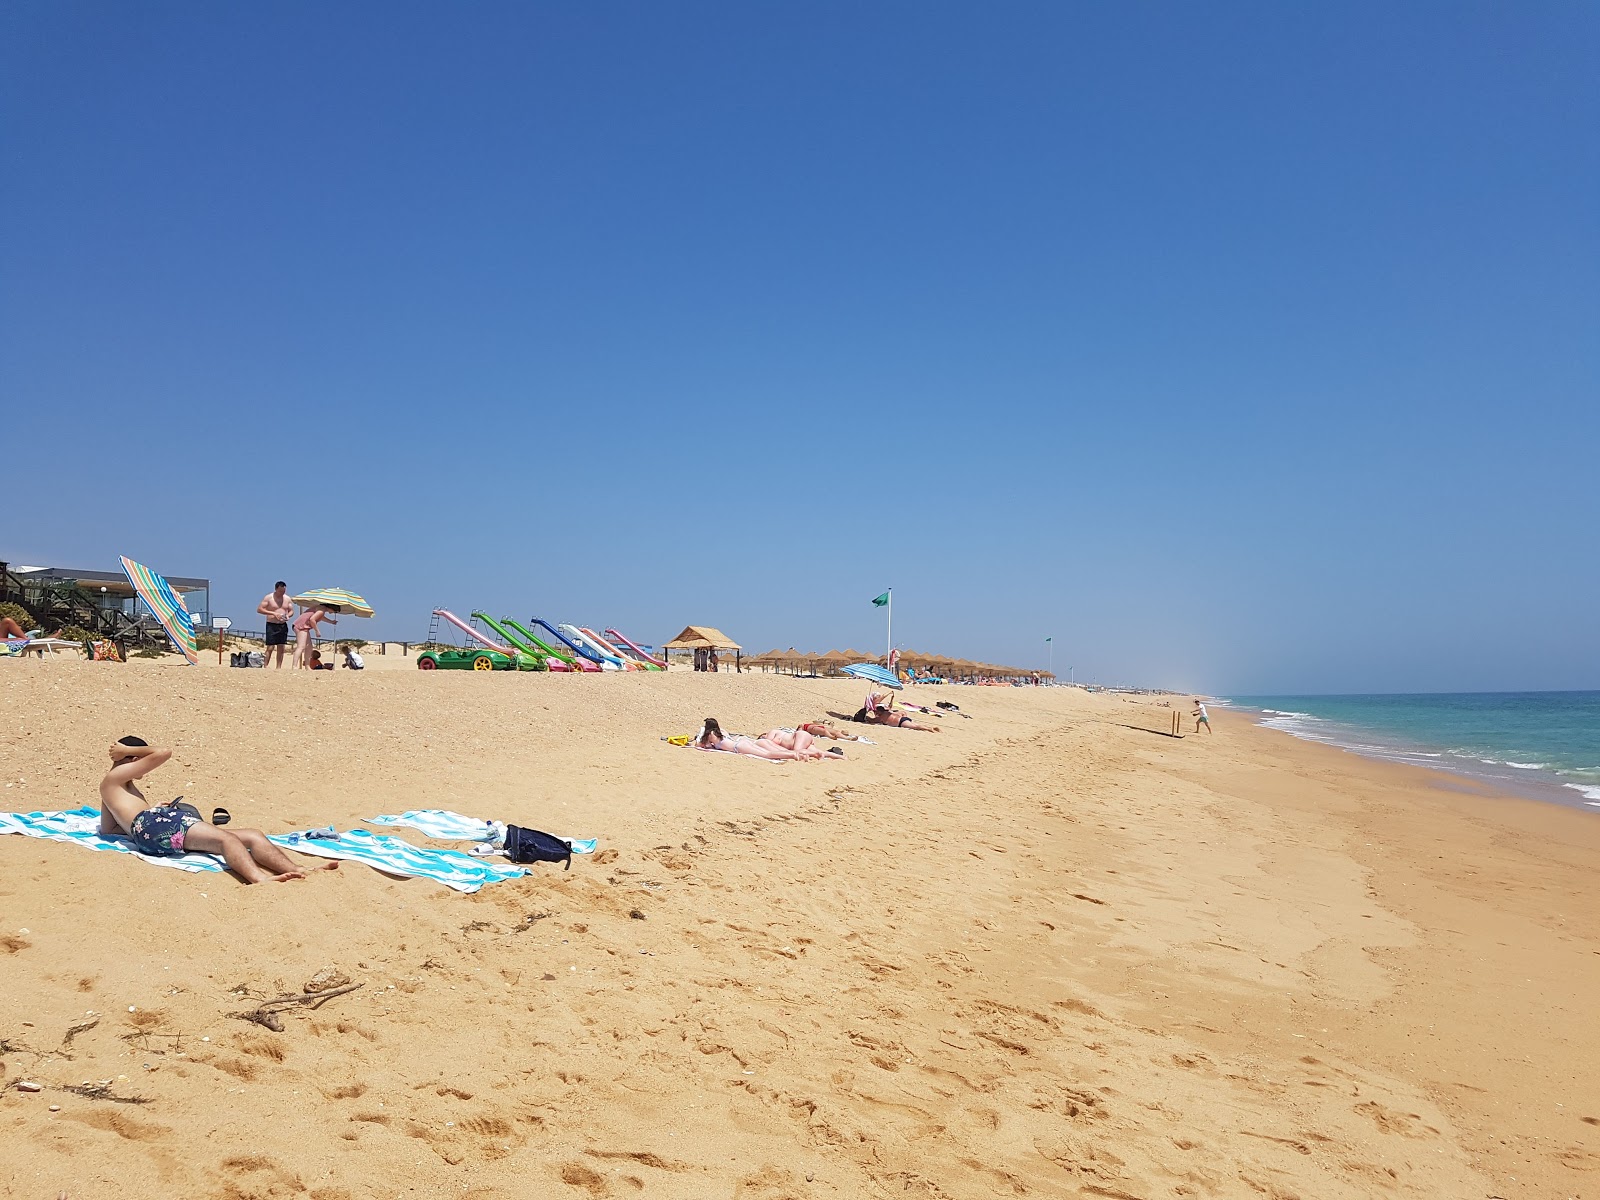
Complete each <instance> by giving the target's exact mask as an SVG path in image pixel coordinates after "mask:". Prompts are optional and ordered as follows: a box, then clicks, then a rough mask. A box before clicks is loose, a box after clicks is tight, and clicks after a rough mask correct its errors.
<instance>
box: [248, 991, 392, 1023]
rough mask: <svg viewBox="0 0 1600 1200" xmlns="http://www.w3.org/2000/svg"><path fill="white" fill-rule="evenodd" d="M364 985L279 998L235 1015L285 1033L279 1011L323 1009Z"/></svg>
mask: <svg viewBox="0 0 1600 1200" xmlns="http://www.w3.org/2000/svg"><path fill="white" fill-rule="evenodd" d="M366 986H367V985H366V984H364V983H347V984H345V985H344V986H343V987H336V988H329V989H328V990H327V991H325V992H302V993H301V994H300V995H298V996H279V997H278V998H277V999H276V1000H266V1001H263V1002H262V1003H260V1004H258V1005H257V1006H256V1007H255V1008H253V1009H251V1010H250V1011H249V1012H242V1013H234V1014H233V1015H234V1016H236V1017H238V1018H239V1019H240V1020H241V1021H253V1022H255V1023H256V1024H257V1025H262V1026H265V1027H266V1028H267V1029H270V1030H272V1031H273V1032H275V1033H282V1032H283V1021H282V1019H281V1018H279V1016H278V1010H279V1009H284V1008H292V1007H294V1006H295V1005H296V1004H304V1005H305V1006H306V1007H307V1008H311V1009H317V1008H321V1007H322V1006H323V1005H324V1004H326V1003H327V1002H328V1001H329V1000H332V999H333V998H334V997H335V996H342V995H344V994H345V993H346V992H353V991H355V990H356V989H357V988H359V987H366Z"/></svg>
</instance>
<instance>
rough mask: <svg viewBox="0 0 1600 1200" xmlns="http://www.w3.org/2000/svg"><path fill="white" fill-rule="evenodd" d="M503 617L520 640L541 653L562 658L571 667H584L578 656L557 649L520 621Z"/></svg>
mask: <svg viewBox="0 0 1600 1200" xmlns="http://www.w3.org/2000/svg"><path fill="white" fill-rule="evenodd" d="M502 619H503V620H504V621H505V623H506V624H507V625H508V626H510V627H511V628H512V629H514V630H516V632H517V635H518V640H520V641H522V642H526V643H527V644H528V645H530V646H532V647H534V649H536V650H537V651H538V652H539V653H540V654H543V655H546V656H548V657H550V658H556V659H560V660H561V661H562V662H564V663H566V664H567V665H568V666H570V667H575V668H578V669H579V670H581V669H582V667H581V666H580V665H579V663H578V660H577V659H576V658H574V657H573V656H572V655H571V654H569V653H567V652H566V651H565V650H557V649H556V648H555V647H554V646H552V645H550V644H549V643H548V642H546V641H543V640H541V639H540V638H539V637H537V636H536V635H535V634H532V633H530V632H529V631H528V630H527V629H526V628H525V627H524V626H523V625H522V624H521V623H520V622H518V621H513V620H512V619H511V618H510V617H505V618H502Z"/></svg>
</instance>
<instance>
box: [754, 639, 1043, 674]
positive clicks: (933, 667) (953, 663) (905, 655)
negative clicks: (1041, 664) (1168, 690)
mask: <svg viewBox="0 0 1600 1200" xmlns="http://www.w3.org/2000/svg"><path fill="white" fill-rule="evenodd" d="M881 661H882V659H881V658H879V657H878V656H877V655H873V654H864V653H862V652H861V651H860V650H829V651H828V652H827V653H826V654H810V653H806V652H805V651H801V650H796V649H795V648H794V647H792V646H791V647H790V648H789V649H787V650H769V651H767V652H766V653H765V654H758V655H756V656H755V657H754V658H747V659H745V660H744V665H745V666H747V667H775V668H777V669H779V670H783V669H785V668H789V669H796V670H797V669H799V668H800V667H810V668H811V669H812V670H813V671H818V672H821V673H824V674H834V673H836V672H837V671H838V670H839V668H840V667H843V666H846V665H848V664H850V663H859V662H881ZM900 666H901V667H902V668H906V667H915V668H916V669H917V670H918V671H919V672H922V671H931V672H933V673H935V674H938V675H946V676H955V677H957V678H965V677H969V676H987V677H989V678H993V679H1014V678H1020V677H1023V676H1031V675H1043V676H1050V672H1049V671H1028V670H1024V669H1023V668H1021V667H1002V666H998V665H996V664H995V663H982V662H973V661H972V660H971V659H970V658H947V657H946V656H944V655H942V654H923V653H921V652H920V651H917V650H902V651H900Z"/></svg>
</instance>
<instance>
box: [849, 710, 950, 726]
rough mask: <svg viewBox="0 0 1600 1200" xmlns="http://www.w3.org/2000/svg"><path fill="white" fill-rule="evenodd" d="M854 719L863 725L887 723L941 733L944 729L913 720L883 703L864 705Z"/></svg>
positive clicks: (857, 711)
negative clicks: (871, 705) (868, 706)
mask: <svg viewBox="0 0 1600 1200" xmlns="http://www.w3.org/2000/svg"><path fill="white" fill-rule="evenodd" d="M850 719H851V720H852V721H859V722H860V723H861V724H863V725H887V726H889V727H890V728H891V729H915V730H917V731H918V732H920V733H940V732H942V730H940V728H939V727H938V726H937V725H923V724H921V723H920V722H918V721H913V720H912V719H911V718H910V717H908V716H906V715H905V714H904V713H897V712H892V711H891V710H889V709H887V708H885V707H884V706H883V705H881V704H880V705H877V706H876V707H874V708H866V707H862V708H859V709H857V710H856V714H855V716H853V717H851V718H850Z"/></svg>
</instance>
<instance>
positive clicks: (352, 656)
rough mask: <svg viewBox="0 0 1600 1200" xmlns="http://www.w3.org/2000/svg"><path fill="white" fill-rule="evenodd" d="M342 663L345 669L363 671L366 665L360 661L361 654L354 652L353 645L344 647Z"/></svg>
mask: <svg viewBox="0 0 1600 1200" xmlns="http://www.w3.org/2000/svg"><path fill="white" fill-rule="evenodd" d="M344 665H345V669H346V670H349V671H363V670H365V669H366V666H367V664H366V663H364V662H362V661H361V655H359V654H357V653H356V648H355V647H354V646H346V647H345V648H344Z"/></svg>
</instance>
